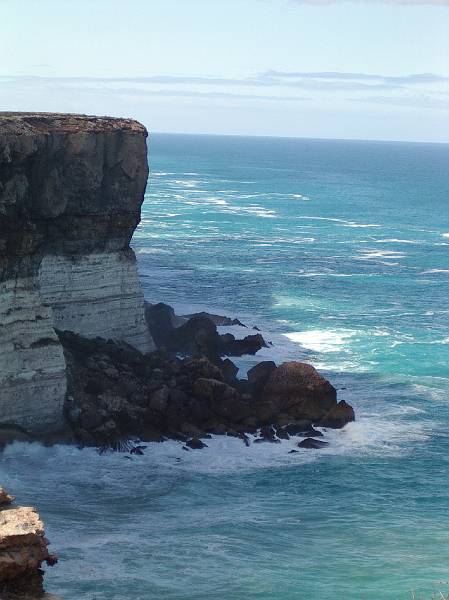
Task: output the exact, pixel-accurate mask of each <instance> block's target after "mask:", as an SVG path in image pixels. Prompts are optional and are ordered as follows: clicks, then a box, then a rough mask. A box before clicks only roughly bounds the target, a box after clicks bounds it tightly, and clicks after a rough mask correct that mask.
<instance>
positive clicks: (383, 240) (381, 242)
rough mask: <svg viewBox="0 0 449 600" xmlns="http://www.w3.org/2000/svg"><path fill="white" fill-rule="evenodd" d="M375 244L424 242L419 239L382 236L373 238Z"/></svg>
mask: <svg viewBox="0 0 449 600" xmlns="http://www.w3.org/2000/svg"><path fill="white" fill-rule="evenodd" d="M374 241H375V242H376V244H424V243H425V242H423V241H420V240H401V239H398V238H384V239H379V240H374Z"/></svg>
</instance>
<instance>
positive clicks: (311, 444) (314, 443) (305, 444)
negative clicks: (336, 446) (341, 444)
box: [298, 437, 329, 450]
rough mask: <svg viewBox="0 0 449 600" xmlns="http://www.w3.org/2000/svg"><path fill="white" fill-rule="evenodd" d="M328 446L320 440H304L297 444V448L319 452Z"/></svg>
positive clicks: (327, 443)
mask: <svg viewBox="0 0 449 600" xmlns="http://www.w3.org/2000/svg"><path fill="white" fill-rule="evenodd" d="M328 445H329V442H323V441H322V440H315V439H314V438H309V437H308V438H306V439H305V440H302V442H298V448H309V449H313V450H319V449H320V448H325V447H326V446H328Z"/></svg>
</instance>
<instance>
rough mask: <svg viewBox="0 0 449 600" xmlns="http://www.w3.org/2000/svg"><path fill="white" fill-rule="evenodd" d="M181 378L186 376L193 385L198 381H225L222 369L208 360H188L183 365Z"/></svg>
mask: <svg viewBox="0 0 449 600" xmlns="http://www.w3.org/2000/svg"><path fill="white" fill-rule="evenodd" d="M180 373H181V376H182V375H185V376H186V377H187V381H188V382H189V383H193V382H194V381H195V380H196V379H199V378H205V379H216V380H217V381H223V380H224V377H223V373H222V372H221V371H220V369H219V368H218V367H217V366H216V365H214V364H213V363H211V361H210V360H209V359H208V358H205V357H203V358H187V359H185V360H183V362H182V363H181V369H180Z"/></svg>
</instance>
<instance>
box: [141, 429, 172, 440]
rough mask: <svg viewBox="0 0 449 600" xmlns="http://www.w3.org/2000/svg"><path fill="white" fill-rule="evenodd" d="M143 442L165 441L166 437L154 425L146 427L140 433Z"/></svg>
mask: <svg viewBox="0 0 449 600" xmlns="http://www.w3.org/2000/svg"><path fill="white" fill-rule="evenodd" d="M140 439H141V440H142V442H163V441H164V440H165V439H166V438H165V437H164V436H163V435H162V433H161V432H160V431H158V430H157V429H154V428H152V427H145V428H144V429H143V432H142V433H141V435H140Z"/></svg>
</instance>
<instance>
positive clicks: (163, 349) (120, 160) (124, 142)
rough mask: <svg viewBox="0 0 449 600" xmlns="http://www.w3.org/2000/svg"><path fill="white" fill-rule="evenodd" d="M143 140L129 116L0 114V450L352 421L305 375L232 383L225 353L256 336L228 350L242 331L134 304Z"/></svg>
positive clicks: (262, 370) (256, 343) (306, 369)
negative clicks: (13, 445) (24, 444)
mask: <svg viewBox="0 0 449 600" xmlns="http://www.w3.org/2000/svg"><path fill="white" fill-rule="evenodd" d="M146 138H147V131H146V129H145V128H144V127H143V126H142V125H141V124H140V123H137V122H136V121H132V120H130V119H114V118H109V117H91V116H86V115H62V114H50V113H0V323H1V326H0V446H2V445H4V444H6V443H9V442H11V441H14V440H21V441H32V440H35V439H38V440H44V441H46V442H54V441H65V442H74V441H75V442H77V443H79V444H81V445H87V446H99V447H101V448H105V447H114V448H118V449H119V448H122V447H127V446H129V440H130V439H131V440H132V439H134V438H138V439H142V440H163V439H165V438H173V439H180V440H183V441H187V440H188V439H189V438H190V439H202V438H204V436H207V435H208V434H210V433H217V432H221V433H228V434H229V435H236V436H239V437H241V438H242V439H243V440H244V441H245V439H246V438H245V434H246V433H255V432H256V431H258V430H259V429H260V430H261V438H260V439H261V440H262V441H271V442H275V443H277V441H278V440H279V439H281V438H283V439H287V437H288V436H290V435H291V433H289V431H288V430H287V429H286V428H287V427H290V428H292V427H293V428H294V427H295V426H296V427H297V428H298V427H299V428H304V431H302V432H301V434H304V435H308V436H310V435H313V434H314V432H316V430H314V428H313V426H326V427H335V428H341V427H343V426H344V425H345V424H346V423H348V422H349V421H351V420H353V419H354V411H353V410H352V408H351V407H350V406H349V405H348V404H347V403H346V402H345V401H344V400H343V401H341V402H337V395H336V390H335V388H334V387H333V386H332V385H331V384H330V383H329V382H328V381H327V380H326V379H325V378H324V377H322V376H321V375H320V374H319V373H318V372H317V371H316V370H315V369H314V368H313V367H312V366H311V365H307V364H304V363H299V362H290V363H284V364H283V365H280V366H276V365H275V363H274V362H271V361H264V362H262V363H260V364H259V365H256V366H255V367H254V368H253V369H251V370H250V371H249V373H248V377H247V379H239V378H238V368H237V366H236V365H235V364H234V363H233V362H232V360H231V358H229V357H233V356H243V355H255V354H257V352H259V351H260V350H261V349H262V348H266V347H268V346H269V344H267V342H266V341H265V340H264V338H263V336H262V335H261V333H260V332H258V330H257V328H255V329H254V331H253V332H252V333H249V334H248V335H246V336H244V337H242V338H241V339H237V338H236V336H234V335H233V334H232V333H230V332H228V333H224V334H222V333H220V332H219V330H218V327H223V326H239V327H243V328H245V325H244V324H243V323H241V322H240V321H239V320H238V319H235V318H229V317H226V316H222V315H217V314H211V313H207V312H200V313H195V314H192V315H185V316H178V315H176V314H175V311H174V310H173V308H172V307H170V306H169V305H167V304H164V303H159V304H149V303H145V304H144V298H143V292H142V289H141V286H140V283H139V280H138V275H137V269H136V259H135V255H134V252H133V251H132V249H131V248H130V246H129V242H130V240H131V237H132V234H133V232H134V230H135V228H136V226H137V224H138V223H139V220H140V209H141V204H142V201H143V197H144V191H145V186H146V182H147V175H148V161H147V147H146ZM109 338H110V339H109ZM153 338H154V341H155V342H156V344H154V341H153ZM302 422H305V423H306V425H299V424H300V423H302ZM291 431H293V429H290V432H291ZM316 435H318V433H316ZM246 441H247V440H246Z"/></svg>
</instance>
